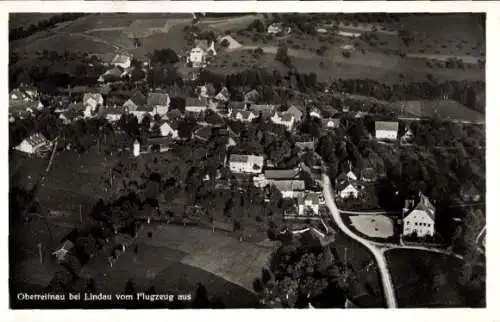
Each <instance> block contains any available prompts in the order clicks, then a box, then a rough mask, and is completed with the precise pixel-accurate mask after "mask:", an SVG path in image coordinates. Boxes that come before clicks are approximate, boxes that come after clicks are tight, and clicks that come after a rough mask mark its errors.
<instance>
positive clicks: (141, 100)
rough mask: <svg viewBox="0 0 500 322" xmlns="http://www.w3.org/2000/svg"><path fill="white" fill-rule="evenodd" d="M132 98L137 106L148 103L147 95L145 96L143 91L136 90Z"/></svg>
mask: <svg viewBox="0 0 500 322" xmlns="http://www.w3.org/2000/svg"><path fill="white" fill-rule="evenodd" d="M130 100H131V101H132V102H134V104H135V105H137V106H142V105H146V97H145V96H144V94H142V92H141V91H137V92H135V93H134V94H133V95H132V97H131V98H130Z"/></svg>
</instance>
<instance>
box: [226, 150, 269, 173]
mask: <svg viewBox="0 0 500 322" xmlns="http://www.w3.org/2000/svg"><path fill="white" fill-rule="evenodd" d="M263 166H264V157H263V156H258V155H244V154H231V156H230V157H229V169H230V170H231V171H232V172H236V173H254V174H258V173H261V172H262V168H263Z"/></svg>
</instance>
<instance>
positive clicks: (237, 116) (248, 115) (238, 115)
mask: <svg viewBox="0 0 500 322" xmlns="http://www.w3.org/2000/svg"><path fill="white" fill-rule="evenodd" d="M229 118H231V119H233V120H237V121H240V122H246V123H250V122H252V121H253V120H254V119H256V118H257V115H255V113H254V112H252V111H246V110H243V109H232V108H230V109H229Z"/></svg>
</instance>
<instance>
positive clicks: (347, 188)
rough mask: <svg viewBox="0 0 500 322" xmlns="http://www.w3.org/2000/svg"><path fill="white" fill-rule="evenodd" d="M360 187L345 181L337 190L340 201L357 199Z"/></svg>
mask: <svg viewBox="0 0 500 322" xmlns="http://www.w3.org/2000/svg"><path fill="white" fill-rule="evenodd" d="M361 190H362V189H361V186H360V185H358V184H356V183H354V182H349V181H346V182H345V183H343V184H341V185H340V186H339V188H338V195H339V197H340V198H342V199H348V198H354V199H358V198H359V197H360V195H361Z"/></svg>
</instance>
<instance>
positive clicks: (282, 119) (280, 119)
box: [271, 112, 295, 131]
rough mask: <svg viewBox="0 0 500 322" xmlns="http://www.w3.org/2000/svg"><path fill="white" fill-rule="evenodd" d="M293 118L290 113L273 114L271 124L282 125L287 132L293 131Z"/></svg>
mask: <svg viewBox="0 0 500 322" xmlns="http://www.w3.org/2000/svg"><path fill="white" fill-rule="evenodd" d="M294 121H295V120H294V117H293V115H292V114H291V113H277V112H276V113H274V115H273V116H272V117H271V122H273V123H274V124H277V125H283V126H284V127H285V128H286V129H287V130H288V131H291V130H292V129H293V125H294Z"/></svg>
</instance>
